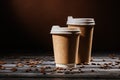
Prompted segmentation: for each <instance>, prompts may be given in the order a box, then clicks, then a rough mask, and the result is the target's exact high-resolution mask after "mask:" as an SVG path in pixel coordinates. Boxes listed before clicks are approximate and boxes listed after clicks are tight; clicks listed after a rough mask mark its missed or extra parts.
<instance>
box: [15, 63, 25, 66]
mask: <svg viewBox="0 0 120 80" xmlns="http://www.w3.org/2000/svg"><path fill="white" fill-rule="evenodd" d="M23 66H24V64H22V63H18V64H16V67H23Z"/></svg>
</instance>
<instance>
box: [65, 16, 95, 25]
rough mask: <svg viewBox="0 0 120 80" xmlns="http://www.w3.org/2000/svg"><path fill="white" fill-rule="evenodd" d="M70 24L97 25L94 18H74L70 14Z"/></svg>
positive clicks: (68, 22) (68, 20)
mask: <svg viewBox="0 0 120 80" xmlns="http://www.w3.org/2000/svg"><path fill="white" fill-rule="evenodd" d="M67 24H68V25H95V21H94V18H73V17H72V16H68V19H67Z"/></svg>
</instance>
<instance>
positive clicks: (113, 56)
mask: <svg viewBox="0 0 120 80" xmlns="http://www.w3.org/2000/svg"><path fill="white" fill-rule="evenodd" d="M108 56H109V58H111V59H115V56H116V55H115V54H114V53H113V54H109V55H108Z"/></svg>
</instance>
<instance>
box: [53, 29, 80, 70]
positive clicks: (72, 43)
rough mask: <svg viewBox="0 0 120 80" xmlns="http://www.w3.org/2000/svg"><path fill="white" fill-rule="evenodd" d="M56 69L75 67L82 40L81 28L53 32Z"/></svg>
mask: <svg viewBox="0 0 120 80" xmlns="http://www.w3.org/2000/svg"><path fill="white" fill-rule="evenodd" d="M51 34H52V39H53V49H54V57H55V63H56V67H64V68H66V67H74V65H75V56H76V53H78V46H79V45H78V44H79V38H80V30H79V28H72V29H68V27H62V28H60V27H59V28H58V29H57V28H56V30H54V29H53V30H51Z"/></svg>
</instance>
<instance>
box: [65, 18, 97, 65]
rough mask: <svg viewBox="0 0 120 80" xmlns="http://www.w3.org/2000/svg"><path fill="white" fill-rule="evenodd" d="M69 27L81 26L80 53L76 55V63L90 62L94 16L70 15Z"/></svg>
mask: <svg viewBox="0 0 120 80" xmlns="http://www.w3.org/2000/svg"><path fill="white" fill-rule="evenodd" d="M67 25H68V28H76V27H77V28H79V29H80V31H81V33H80V39H79V40H80V44H79V49H78V53H77V55H76V61H75V63H76V64H81V63H85V64H89V62H90V59H91V50H92V40H93V31H94V25H95V21H94V18H73V17H72V16H68V20H67Z"/></svg>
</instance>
